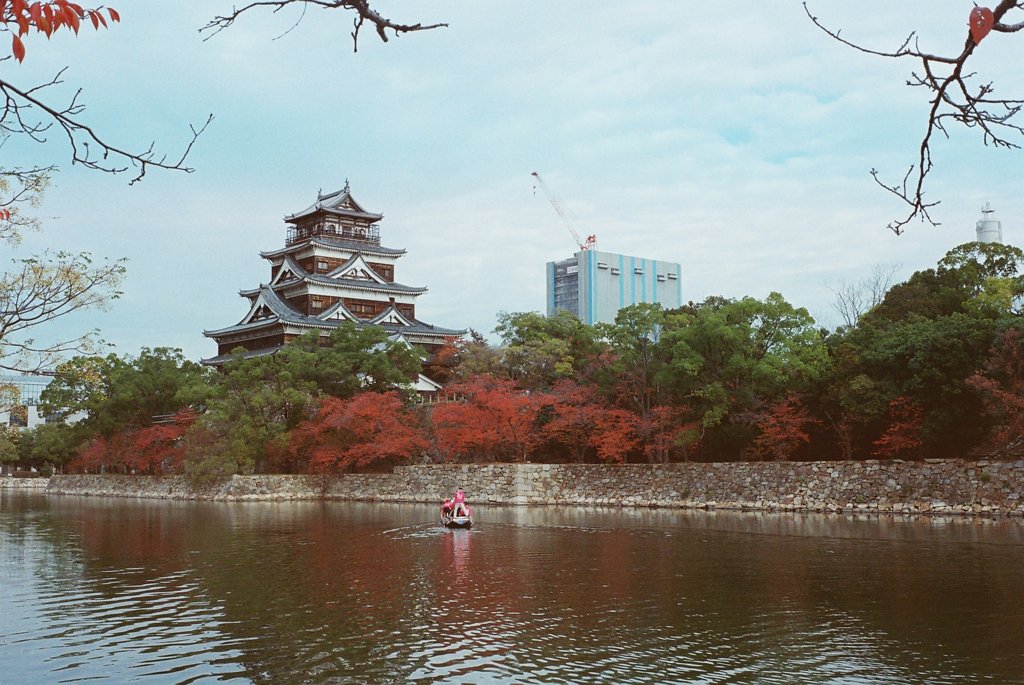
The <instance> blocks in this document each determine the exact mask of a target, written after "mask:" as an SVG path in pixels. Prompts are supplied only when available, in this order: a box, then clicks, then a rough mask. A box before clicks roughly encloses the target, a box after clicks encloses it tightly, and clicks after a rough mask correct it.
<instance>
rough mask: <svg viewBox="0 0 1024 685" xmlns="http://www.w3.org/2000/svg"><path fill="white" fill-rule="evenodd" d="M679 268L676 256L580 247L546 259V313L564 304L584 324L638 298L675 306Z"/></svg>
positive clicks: (609, 317)
mask: <svg viewBox="0 0 1024 685" xmlns="http://www.w3.org/2000/svg"><path fill="white" fill-rule="evenodd" d="M681 272H682V269H681V267H680V265H679V264H677V263H675V262H662V261H658V260H656V259H644V258H643V257H630V256H627V255H621V254H615V253H612V252H598V251H597V250H580V251H579V252H577V253H576V254H575V255H573V256H572V258H570V259H566V260H563V261H560V262H548V264H547V313H548V316H551V315H552V314H554V313H555V312H557V311H558V310H560V309H565V310H567V311H570V312H572V313H573V314H575V315H576V316H578V317H579V319H580V321H582V322H583V323H586V324H595V323H599V322H605V323H612V322H614V321H615V315H616V314H617V313H618V311H619V310H620V309H622V308H623V307H628V306H630V305H633V304H639V303H641V302H649V303H655V302H657V303H659V304H661V305H662V306H663V307H664V308H665V309H675V308H676V307H679V306H681V305H682V303H683V284H682V274H681Z"/></svg>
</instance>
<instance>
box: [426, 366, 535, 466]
mask: <svg viewBox="0 0 1024 685" xmlns="http://www.w3.org/2000/svg"><path fill="white" fill-rule="evenodd" d="M448 392H449V394H452V395H455V396H457V397H460V398H461V399H460V401H458V402H449V403H447V404H442V405H439V406H437V407H435V408H434V412H433V426H434V435H435V437H436V442H437V446H438V448H439V449H440V450H441V451H442V453H444V454H445V455H446V456H447V457H448V459H449V460H450V459H454V458H456V457H476V456H481V457H486V458H494V459H509V458H510V459H512V460H513V461H520V462H521V461H526V459H527V458H528V457H529V455H530V454H531V453H532V452H533V451H534V450H535V449H537V447H538V446H539V445H540V443H541V442H542V440H543V436H542V435H541V433H540V431H539V430H537V418H538V415H539V413H540V411H541V408H542V407H543V406H544V405H545V403H546V402H547V401H548V400H547V399H546V398H544V397H543V396H541V395H536V394H533V393H530V392H528V391H525V390H522V389H520V388H518V387H516V385H515V383H513V382H512V381H510V380H506V379H503V378H495V377H493V376H490V375H487V374H481V375H477V376H472V377H470V378H468V379H466V380H465V381H462V382H460V383H455V384H453V385H451V386H449V387H448Z"/></svg>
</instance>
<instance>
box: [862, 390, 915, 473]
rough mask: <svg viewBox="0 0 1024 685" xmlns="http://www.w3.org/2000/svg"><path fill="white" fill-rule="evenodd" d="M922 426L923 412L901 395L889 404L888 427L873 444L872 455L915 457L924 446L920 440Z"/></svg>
mask: <svg viewBox="0 0 1024 685" xmlns="http://www.w3.org/2000/svg"><path fill="white" fill-rule="evenodd" d="M923 424H924V411H923V410H922V409H921V407H919V406H918V405H917V404H915V403H914V401H913V400H911V399H910V398H909V397H905V396H903V395H900V396H899V397H897V398H895V399H893V400H892V401H891V402H889V427H888V429H886V431H885V433H883V434H882V437H880V438H879V439H878V440H875V442H874V443H873V444H874V445H875V451H874V452H873V453H872V454H874V455H875V456H876V457H882V458H896V457H902V456H909V457H911V458H913V457H916V456H917V455H918V454H919V451H920V449H921V445H922V444H924V442H923V441H922V440H921V426H922V425H923Z"/></svg>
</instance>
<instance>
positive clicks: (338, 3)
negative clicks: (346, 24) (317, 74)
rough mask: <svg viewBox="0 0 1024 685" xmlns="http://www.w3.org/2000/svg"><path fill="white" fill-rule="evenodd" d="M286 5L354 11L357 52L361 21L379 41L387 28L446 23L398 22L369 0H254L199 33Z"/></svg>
mask: <svg viewBox="0 0 1024 685" xmlns="http://www.w3.org/2000/svg"><path fill="white" fill-rule="evenodd" d="M289 5H301V6H302V9H303V15H302V17H304V16H305V10H306V8H307V7H319V8H321V9H326V10H337V9H340V10H347V11H352V12H355V14H356V16H355V19H354V20H353V22H352V25H353V30H352V51H353V52H358V50H359V31H360V30H361V29H362V27H363V24H364V23H366V22H369V24H370V25H371V26H372V27H373V28H374V30H375V31H376V32H377V35H378V36H380V39H381V41H383V42H385V43H386V42H388V34H387V31H389V30H390V31H393V32H394V34H395V35H396V36H398V35H400V34H403V33H412V32H414V31H429V30H431V29H438V28H443V27H447V26H448V24H441V23H439V24H399V23H396V22H394V21H392V20H390V19H386V18H385V17H383V16H381V15H380V13H379V12H377V11H376V10H374V9H373V8H372V7H370V2H369V0H255V1H254V2H250V3H248V4H246V5H243V6H241V7H235V8H232V10H231V12H230V13H229V14H225V15H223V16H217V17H214V18H213V19H211V20H210V22H209V23H208V24H207V25H206V26H204V27H202V28H201V29H199V32H200V33H204V32H205V33H207V34H208V35H207V37H206V39H207V40H209V38H211V37H213V36H215V35H217V34H218V33H220V32H221V31H223V30H224V29H226V28H229V27H230V26H231V25H233V24H234V23H235V21H237V20H238V18H239V17H241V16H242V15H243V14H245V13H246V12H251V11H253V10H260V9H269V10H270V11H271V12H274V13H277V12H280V11H281V10H282V9H284V8H285V7H288V6H289ZM302 17H300V18H299V19H298V21H296V23H295V25H293V26H292V28H291V29H288V31H286V32H285V33H288V32H290V31H291V30H292V29H294V28H295V26H297V25H298V24H299V22H301V21H302Z"/></svg>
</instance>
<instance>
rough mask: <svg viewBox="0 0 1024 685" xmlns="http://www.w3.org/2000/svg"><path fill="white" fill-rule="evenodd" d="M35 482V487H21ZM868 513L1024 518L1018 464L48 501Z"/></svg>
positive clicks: (425, 482)
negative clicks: (462, 495) (446, 499)
mask: <svg viewBox="0 0 1024 685" xmlns="http://www.w3.org/2000/svg"><path fill="white" fill-rule="evenodd" d="M33 480H40V479H33ZM455 487H462V488H463V489H465V490H466V493H467V496H468V499H469V500H470V501H471V503H478V504H479V503H492V504H563V505H604V506H638V507H685V508H708V509H761V510H785V511H850V512H862V513H864V512H868V513H890V512H893V513H922V512H934V513H959V514H1010V515H1017V516H1020V515H1022V514H1024V502H1022V500H1021V493H1022V491H1024V460H1020V461H1013V462H990V461H976V462H968V461H962V460H925V461H923V462H904V461H884V462H880V461H865V462H795V463H789V462H738V463H735V462H734V463H721V464H665V465H640V464H628V465H582V464H488V465H462V464H445V465H429V466H400V467H397V468H396V469H395V470H394V472H393V473H389V474H348V475H344V476H338V477H331V478H323V477H318V476H234V477H233V478H231V479H229V480H226V481H224V482H222V483H217V484H215V485H211V486H210V487H207V488H205V489H202V490H198V491H196V490H192V489H190V488H189V486H188V483H187V482H186V481H185V480H184V479H183V478H181V477H165V478H157V477H146V476H54V477H52V478H51V479H50V483H49V487H48V488H47V493H48V494H64V495H102V496H118V497H155V498H165V499H213V500H225V501H247V500H291V499H321V498H325V499H341V500H370V501H388V502H437V501H439V500H440V498H441V497H442V495H445V494H448V493H450V492H451V491H452V490H453V489H454V488H455Z"/></svg>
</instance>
